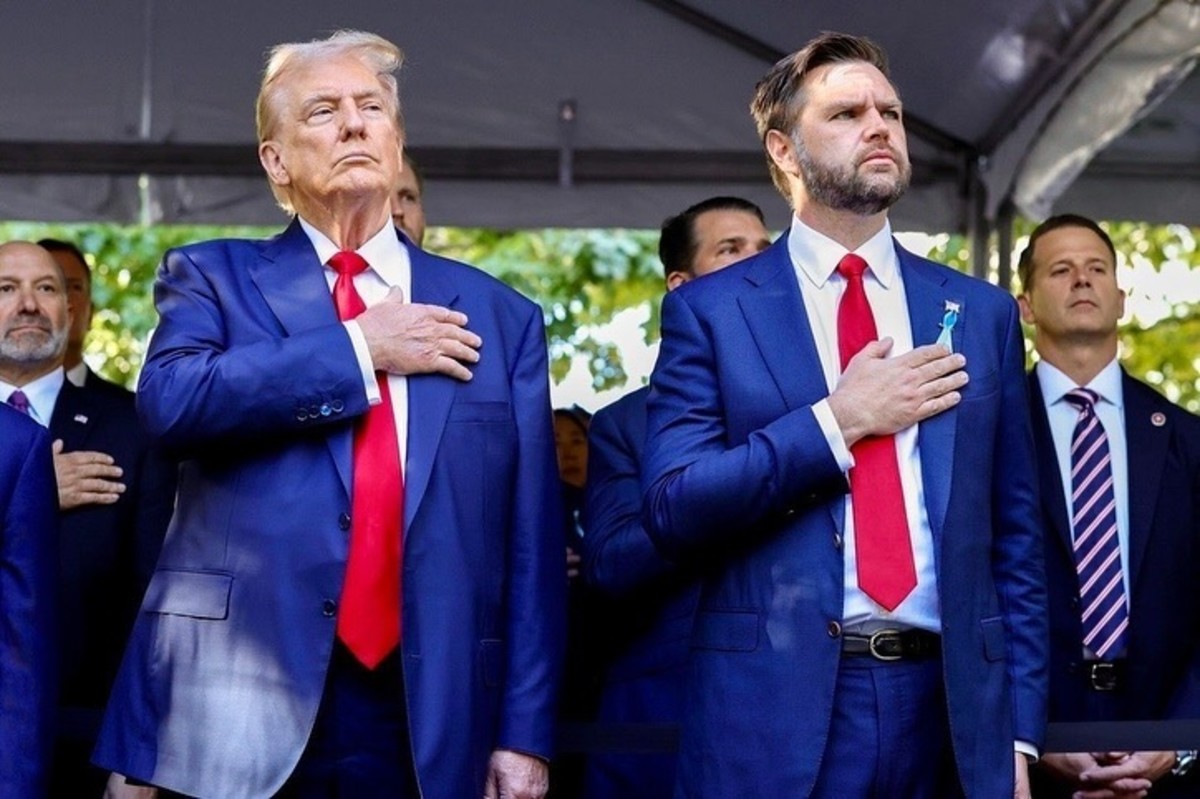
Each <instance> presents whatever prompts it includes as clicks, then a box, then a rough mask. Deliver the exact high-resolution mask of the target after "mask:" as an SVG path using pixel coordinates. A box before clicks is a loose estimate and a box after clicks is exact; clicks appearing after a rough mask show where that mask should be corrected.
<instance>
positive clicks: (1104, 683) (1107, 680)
mask: <svg viewBox="0 0 1200 799" xmlns="http://www.w3.org/2000/svg"><path fill="white" fill-rule="evenodd" d="M1088 680H1089V681H1090V682H1091V684H1092V690H1093V691H1102V692H1104V693H1108V692H1109V691H1115V690H1117V681H1118V678H1117V664H1115V663H1105V662H1097V663H1092V664H1091V665H1089V666H1088Z"/></svg>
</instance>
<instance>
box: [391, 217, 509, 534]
mask: <svg viewBox="0 0 1200 799" xmlns="http://www.w3.org/2000/svg"><path fill="white" fill-rule="evenodd" d="M400 240H401V241H402V242H403V243H404V244H405V246H406V247H407V248H408V255H409V259H410V261H411V263H412V301H413V302H422V303H427V304H429V305H441V306H443V307H446V308H452V307H454V304H455V302H456V301H457V299H458V290H457V289H456V288H455V286H454V284H453V283H452V281H451V280H450V279H449V277H448V276H447V274H446V270H445V269H441V268H439V266H438V264H437V263H435V262H434V258H433V256H431V255H429V254H428V253H427V252H425V251H424V250H422V249H420V248H418V247H414V246H411V245H410V244H408V241H407V239H405V238H404V237H403V236H401V239H400ZM476 332H478V330H477V331H476ZM498 345H499V342H492V346H493V347H495V346H498ZM487 347H488V341H487V340H485V341H484V342H483V349H482V350H481V353H480V354H481V355H482V357H484V358H486V357H489V356H488V355H487ZM491 357H499V356H498V355H493V356H491ZM457 386H458V381H456V380H455V379H454V378H452V377H447V376H445V375H440V374H427V375H410V376H409V378H408V458H407V463H406V466H405V474H404V534H405V536H406V537H407V535H408V531H409V529H410V528H411V526H412V521H413V519H414V518H416V515H417V509H418V508H420V506H421V501H422V500H423V499H424V497H425V490H426V489H427V488H428V487H429V476H430V475H431V474H432V472H433V462H434V459H435V458H436V457H437V452H438V442H439V441H441V438H442V431H443V430H445V427H446V418H447V416H448V415H449V413H450V404H451V402H452V401H453V399H454V392H455V390H456V388H457Z"/></svg>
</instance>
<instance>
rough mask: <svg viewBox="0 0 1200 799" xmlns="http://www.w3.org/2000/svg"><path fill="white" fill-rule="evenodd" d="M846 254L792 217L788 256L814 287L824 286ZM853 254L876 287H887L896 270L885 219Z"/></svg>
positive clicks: (894, 248)
mask: <svg viewBox="0 0 1200 799" xmlns="http://www.w3.org/2000/svg"><path fill="white" fill-rule="evenodd" d="M847 252H849V251H848V250H847V249H846V248H845V247H843V246H842V245H841V244H838V243H837V242H836V241H834V240H833V239H831V238H829V237H828V236H826V235H825V234H823V233H819V232H817V231H816V230H814V229H813V228H811V227H809V226H808V225H806V224H804V223H803V222H801V221H800V217H798V216H796V215H794V214H793V215H792V228H791V231H790V232H789V233H788V254H789V255H790V256H791V258H792V263H793V264H794V265H795V266H796V269H797V271H798V272H800V274H801V275H803V276H804V277H807V278H808V280H809V282H811V283H812V284H813V285H814V286H816V287H817V288H822V287H823V286H824V285H825V283H826V282H827V281H828V280H829V278H830V277H831V276H832V275H833V273H834V272H835V271H836V270H837V265H838V263H839V262H840V261H841V260H842V258H843V257H844V256H845V255H846V254H847ZM854 253H855V254H856V255H859V256H861V257H862V259H863V260H864V261H866V262H867V266H868V267H869V271H870V272H871V274H872V275H874V276H875V279H876V280H877V281H878V282H879V283H880V285H882V286H883V287H884V288H890V287H891V285H892V283H893V282H894V281H895V279H896V273H897V270H898V269H899V263H898V261H897V258H896V247H895V244H893V242H892V225H891V222H889V221H888V220H887V219H885V220H884V222H883V227H882V228H880V229H879V232H878V233H876V234H875V235H874V236H872V237H871V238H869V239H867V241H866V242H864V243H863V245H862V246H861V247H859V248H858V249H857V250H854Z"/></svg>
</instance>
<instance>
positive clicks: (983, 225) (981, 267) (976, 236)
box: [967, 158, 992, 280]
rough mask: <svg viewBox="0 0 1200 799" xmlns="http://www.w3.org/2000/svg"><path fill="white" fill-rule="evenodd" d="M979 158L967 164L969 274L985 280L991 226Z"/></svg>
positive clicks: (985, 187)
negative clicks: (969, 241)
mask: <svg viewBox="0 0 1200 799" xmlns="http://www.w3.org/2000/svg"><path fill="white" fill-rule="evenodd" d="M981 160H982V159H981V158H975V159H972V160H971V161H969V162H968V164H967V169H968V170H969V172H968V186H969V203H970V209H971V210H970V214H971V217H970V220H969V224H970V228H969V230H968V234H969V235H970V237H971V274H973V275H974V276H975V277H978V278H982V279H984V280H987V276H988V262H989V260H990V257H989V256H990V255H991V242H992V226H991V221H990V220H989V219H988V218H987V185H986V184H985V183H984V182H983V176H982V175H981V174H980V167H981V163H980V162H981Z"/></svg>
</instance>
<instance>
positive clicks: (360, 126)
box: [342, 101, 366, 137]
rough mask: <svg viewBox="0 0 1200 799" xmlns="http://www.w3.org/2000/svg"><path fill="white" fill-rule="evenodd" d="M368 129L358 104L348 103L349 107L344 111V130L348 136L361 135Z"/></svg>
mask: <svg viewBox="0 0 1200 799" xmlns="http://www.w3.org/2000/svg"><path fill="white" fill-rule="evenodd" d="M365 129H366V120H364V119H363V115H362V112H361V111H359V108H358V104H357V103H354V102H352V101H351V102H349V103H347V107H346V108H345V110H344V111H343V112H342V130H343V132H344V133H345V134H346V136H347V137H350V136H358V135H361V134H362V132H363V130H365Z"/></svg>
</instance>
